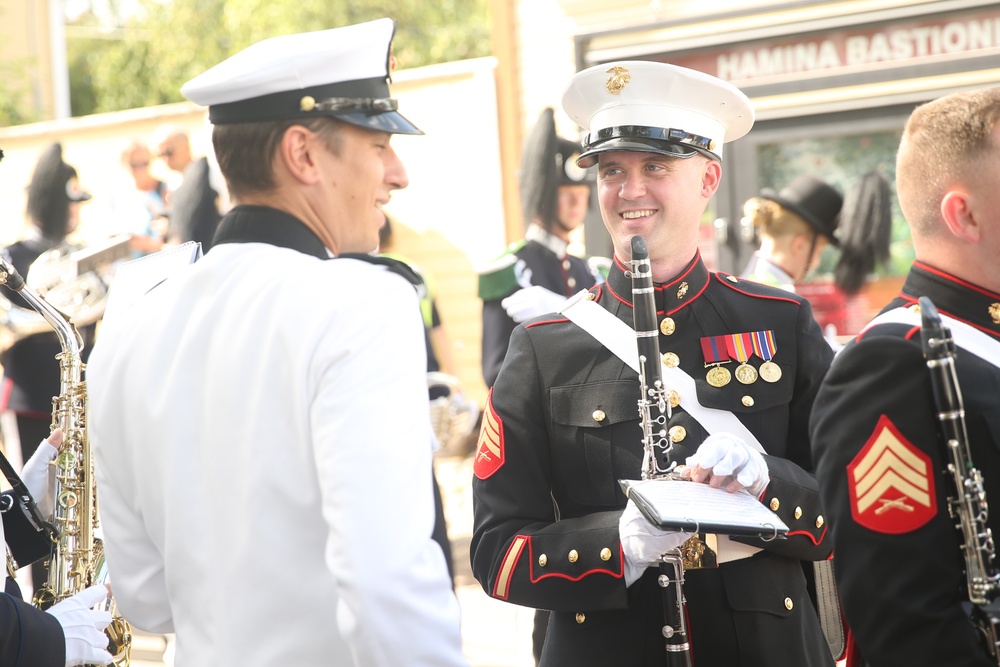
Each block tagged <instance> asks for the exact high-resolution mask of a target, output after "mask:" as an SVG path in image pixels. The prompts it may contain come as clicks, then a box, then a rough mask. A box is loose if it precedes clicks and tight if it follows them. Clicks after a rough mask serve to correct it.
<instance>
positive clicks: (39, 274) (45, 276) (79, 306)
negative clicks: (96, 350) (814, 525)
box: [0, 234, 131, 352]
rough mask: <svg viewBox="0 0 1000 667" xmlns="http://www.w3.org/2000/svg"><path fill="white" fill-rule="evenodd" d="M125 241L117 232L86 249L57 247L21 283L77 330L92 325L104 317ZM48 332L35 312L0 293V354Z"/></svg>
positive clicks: (44, 321)
mask: <svg viewBox="0 0 1000 667" xmlns="http://www.w3.org/2000/svg"><path fill="white" fill-rule="evenodd" d="M129 240H130V236H129V235H128V234H118V235H116V236H112V237H111V238H109V239H107V240H105V241H102V242H100V243H95V244H93V245H89V246H86V247H81V246H77V245H72V244H68V243H63V244H61V245H58V246H56V247H55V248H52V249H51V250H47V251H45V252H43V253H42V254H41V255H39V256H38V259H36V260H35V261H34V262H32V264H31V267H30V268H29V269H28V272H27V274H26V276H25V279H24V280H25V283H26V284H27V286H28V288H29V289H31V290H32V291H33V292H34V293H35V294H37V295H38V296H41V297H42V298H44V299H45V301H46V302H47V303H48V304H51V305H53V306H55V308H57V309H58V310H59V311H61V312H62V313H66V314H68V315H69V316H71V317H72V319H73V322H74V323H75V324H76V325H77V326H87V325H89V324H93V323H94V322H96V321H97V320H99V319H101V316H102V315H104V308H105V305H106V303H107V297H108V286H109V285H110V284H111V278H112V273H113V268H114V266H116V264H115V263H116V262H117V261H118V260H121V259H126V258H128V257H130V256H131V250H130V248H129ZM22 296H24V294H23V293H22ZM25 298H27V297H25ZM29 303H30V302H29ZM52 328H53V327H52V324H51V323H50V322H49V321H48V320H47V319H46V317H45V316H44V315H42V314H41V313H40V312H38V309H37V308H22V307H20V306H17V305H15V304H14V303H13V302H11V300H10V299H8V298H6V297H5V296H4V295H2V294H0V352H4V351H6V350H8V349H10V347H11V346H13V345H14V343H16V342H18V341H19V340H21V339H22V338H26V337H27V336H32V335H34V334H39V333H47V332H49V331H51V330H52Z"/></svg>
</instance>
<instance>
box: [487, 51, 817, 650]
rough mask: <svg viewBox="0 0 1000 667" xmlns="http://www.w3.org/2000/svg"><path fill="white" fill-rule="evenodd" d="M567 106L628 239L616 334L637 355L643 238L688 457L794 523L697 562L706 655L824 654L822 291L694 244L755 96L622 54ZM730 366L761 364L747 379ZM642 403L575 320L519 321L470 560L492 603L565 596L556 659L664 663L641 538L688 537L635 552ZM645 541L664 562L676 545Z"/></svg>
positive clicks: (555, 606) (497, 403)
mask: <svg viewBox="0 0 1000 667" xmlns="http://www.w3.org/2000/svg"><path fill="white" fill-rule="evenodd" d="M609 68H610V69H609ZM678 101H683V102H682V104H683V106H682V105H681V103H679V102H678ZM563 105H564V108H566V110H567V112H568V113H569V115H570V117H571V118H573V119H574V120H576V121H577V122H578V123H579V124H580V125H582V126H583V127H584V128H585V129H588V130H589V131H590V132H591V134H589V135H588V137H587V139H585V141H584V148H583V152H582V154H581V155H582V156H583V158H582V164H583V165H584V166H589V165H591V164H594V163H595V162H598V161H599V164H598V185H597V187H598V192H599V200H600V202H601V212H602V216H603V218H604V222H605V225H606V227H607V228H608V230H609V232H610V233H611V235H612V240H613V242H614V246H615V260H614V264H613V266H612V268H611V272H610V275H609V277H608V280H607V284H605V285H601V286H597V287H594V288H592V289H591V290H590V298H593V299H595V300H596V302H597V304H598V308H599V309H602V311H604V315H603V317H604V318H605V319H607V318H610V319H614V318H617V319H618V320H620V322H621V323H623V324H624V325H627V328H626V333H627V334H628V335H627V336H624V340H623V344H624V345H631V346H632V349H633V350H634V349H635V345H636V343H635V335H634V333H632V332H631V327H632V319H633V313H632V295H631V279H630V278H629V277H628V274H626V270H627V265H626V264H625V262H627V261H628V260H629V258H630V246H629V243H630V240H631V238H632V236H634V235H641V236H643V237H644V238H645V239H646V242H647V245H648V246H649V256H650V260H651V263H652V267H653V279H654V281H655V303H656V309H657V316H656V321H657V325H658V327H659V334H658V337H659V346H660V351H661V352H662V353H663V357H662V361H663V363H664V364H666V365H667V366H670V367H671V368H672V369H673V370H675V371H683V372H684V373H686V374H687V375H688V376H689V380H690V382H691V388H690V391H688V390H686V389H685V390H683V391H677V390H676V387H672V386H670V387H667V389H669V390H671V391H670V392H669V393H668V396H669V402H670V405H671V406H672V409H673V412H672V417H671V418H670V419H669V420H668V422H667V424H666V429H667V430H668V433H669V438H670V440H671V441H672V442H673V446H674V456H675V460H678V461H679V462H681V463H683V462H684V461H685V457H687V456H691V455H694V458H693V459H692V463H697V464H698V465H699V466H700V467H699V468H698V469H697V470H698V471H700V472H697V471H696V474H698V475H700V477H699V480H700V481H705V480H704V477H705V475H707V474H708V472H705V471H703V470H701V469H702V468H704V469H711V470H712V471H713V472H711V475H712V476H715V480H716V483H718V482H719V481H720V480H719V478H720V477H723V476H725V478H724V479H723V480H722V483H724V484H728V483H729V481H730V480H731V479H732V478H731V477H729V476H728V475H730V474H732V475H740V477H741V480H742V479H743V473H744V472H746V473H749V474H750V477H749V479H748V480H747V481H741V482H740V483H739V484H737V486H739V487H741V488H742V487H746V488H748V489H752V490H753V492H755V493H760V498H761V499H762V500H763V501H764V502H765V503H767V504H769V505H770V506H771V507H772V508H773V509H774V510H775V511H776V512H777V513H778V515H779V516H781V517H782V519H783V520H784V521H785V522H786V523H787V524H788V525H789V526H790V529H791V531H790V536H789V539H787V540H781V541H775V542H771V543H768V544H765V543H762V542H760V541H757V540H746V541H735V540H729V539H727V538H726V537H725V536H720V537H719V551H718V559H719V561H720V562H722V564H721V566H719V567H717V568H708V569H698V570H694V569H692V570H688V571H687V572H686V576H687V582H686V586H685V591H686V596H687V601H688V605H687V610H688V613H689V618H690V626H691V627H690V635H691V637H692V641H693V657H694V662H695V664H702V665H727V666H737V665H759V666H764V665H767V666H769V667H774V666H776V665H777V666H779V667H780V666H787V667H803V666H807V665H830V664H832V662H833V661H832V658H831V656H830V652H829V650H828V648H827V646H826V642H825V640H824V638H823V635H822V632H821V629H820V625H819V622H818V619H817V617H816V613H815V610H814V608H813V606H812V604H811V603H810V600H809V597H808V595H807V593H806V587H805V582H804V577H803V572H802V567H801V564H800V559H805V560H815V559H823V558H826V557H827V556H828V555H829V553H830V549H829V546H828V545H827V544H826V540H824V537H825V532H826V528H825V524H824V520H823V517H822V513H821V511H820V508H819V498H818V493H817V491H816V486H815V481H814V479H813V477H812V475H811V474H810V470H811V459H810V448H809V439H808V434H807V421H808V415H809V411H810V409H811V406H812V402H813V398H814V396H815V392H816V390H817V389H818V387H819V382H820V380H821V379H822V376H823V374H824V373H825V372H826V369H827V367H828V365H829V362H830V359H831V357H832V356H833V353H832V351H831V349H830V347H829V346H828V345H827V344H826V342H825V341H824V340H823V338H822V335H821V333H820V330H819V327H818V325H817V324H816V322H815V321H814V319H813V317H812V311H811V309H810V307H809V304H808V302H806V301H805V300H804V299H802V298H800V297H797V296H795V295H793V294H789V293H787V292H784V291H781V290H777V289H774V288H770V287H767V286H763V285H759V284H756V283H751V282H747V281H743V280H740V279H738V278H736V277H734V276H729V275H724V274H716V273H712V272H710V271H709V270H708V269H707V267H706V266H705V264H704V262H703V261H702V259H701V256H700V255H699V253H698V249H697V242H698V226H699V223H700V220H701V216H702V213H703V212H704V210H705V208H706V206H707V204H708V201H709V199H710V198H711V196H712V195H713V194H714V192H715V190H716V188H717V187H718V183H719V178H720V177H721V166H720V160H721V152H722V143H723V141H725V140H733V139H736V138H739V137H740V136H742V135H743V134H745V133H746V132H747V131H748V130H749V129H750V126H751V125H752V122H753V110H752V108H751V107H750V105H749V101H748V100H747V99H746V97H745V96H743V95H742V93H740V92H739V91H738V90H736V89H735V88H733V87H732V86H730V85H729V84H726V83H724V82H722V81H719V80H717V79H714V78H713V77H708V76H706V75H703V74H701V73H697V72H692V71H690V70H685V69H683V68H676V67H673V66H670V65H665V64H660V63H639V62H623V63H611V64H606V65H602V66H600V67H595V68H591V69H589V70H585V71H584V72H581V73H579V74H578V75H576V77H575V78H574V79H573V81H572V83H571V84H570V88H569V90H568V91H567V93H566V95H565V97H564V99H563ZM602 130H604V132H601V131H602ZM580 305H583V304H580ZM618 326H621V325H620V324H618ZM753 334H763V337H764V339H765V341H769V342H765V343H763V344H762V347H761V349H759V350H758V351H757V352H758V353H755V352H754V349H753V345H752V344H751V345H750V347H749V348H746V347H743V343H745V342H746V341H747V339H748V336H750V337H752V335H753ZM759 337H760V336H758V338H759ZM730 346H732V347H733V348H734V349H733V351H732V352H730V351H729V350H730ZM765 361H766V363H769V364H772V366H774V365H776V366H777V371H778V372H771V371H774V370H775V369H773V368H771V367H769V368H770V369H771V370H770V371H763V373H764V375H765V376H766V377H764V378H760V377H759V374H760V373H761V372H762V371H761V368H762V367H764V365H765ZM738 365H740V366H750V367H752V368H753V371H752V373H751V371H750V370H748V369H743V370H741V371H740V372H739V373H738V374H737V373H736V372H735V371H736V367H737V366H738ZM710 371H713V372H710ZM724 375H725V376H729V378H728V380H727V381H725V382H723V381H721V380H720V379H719V378H720V377H721V376H724ZM734 375H739V376H740V377H742V378H743V381H740V380H737V379H736V377H733V376H734ZM750 377H753V378H755V379H754V380H753V381H750V380H749V378H750ZM678 386H681V385H678ZM638 399H639V383H638V379H637V375H636V372H635V371H634V370H632V369H631V368H630V367H628V366H626V364H625V363H624V362H623V361H622V360H620V359H619V358H618V357H617V356H616V355H615V354H613V353H612V352H611V351H610V350H609V349H607V348H606V347H604V346H603V345H602V344H601V343H598V342H597V341H596V340H595V339H594V338H593V337H592V336H591V334H590V333H588V331H585V330H583V329H582V328H581V327H580V326H578V325H577V324H576V323H575V322H572V321H569V320H568V319H567V316H564V315H560V314H550V315H545V316H542V317H539V318H535V319H533V320H530V321H528V322H526V323H525V324H524V325H522V326H519V327H518V328H517V329H515V331H514V333H513V335H512V337H511V343H510V350H509V352H508V355H507V358H506V360H505V362H504V366H503V368H502V370H501V371H500V374H499V377H498V378H497V381H496V384H495V385H494V387H493V390H492V392H491V394H490V398H489V401H488V404H487V407H486V411H485V414H484V419H483V430H482V432H481V434H480V440H479V445H478V448H477V452H476V455H475V457H476V460H475V479H474V480H473V493H474V500H475V525H474V535H473V539H472V544H471V553H472V565H473V572H474V574H475V576H476V578H477V579H478V580H479V582H480V583H481V584H482V586H483V588H484V590H485V591H486V592H487V593H488V594H489V595H491V596H493V597H495V598H497V599H501V600H506V601H508V602H512V603H515V604H520V605H525V606H530V607H536V608H546V609H551V610H553V613H552V614H551V617H550V621H549V627H548V634H547V636H546V639H545V648H544V651H543V654H542V659H541V664H542V665H571V664H579V665H595V664H608V665H611V664H613V665H635V666H638V665H642V666H645V665H649V666H653V665H657V666H660V665H663V664H665V662H666V651H665V648H664V644H665V641H666V640H665V639H664V636H663V634H662V627H663V625H664V622H665V615H664V609H663V604H664V603H663V597H662V595H661V589H660V587H659V586H658V585H657V583H656V578H657V574H658V571H657V570H656V568H655V565H654V563H655V560H642V559H641V558H640V555H639V550H637V549H635V545H639V546H645V545H651V546H652V547H656V546H657V545H659V544H662V543H664V542H665V541H666V540H669V538H671V537H673V538H674V539H677V534H674V533H668V532H664V531H659V530H658V529H654V528H652V526H651V525H649V524H648V523H647V524H646V528H645V529H644V530H641V531H640V533H639V534H638V538H639V539H638V542H636V541H633V539H632V538H634V537H636V535H634V534H633V535H632V536H631V537H630V538H629V540H628V544H629V546H626V544H625V542H626V541H625V540H624V539H623V537H624V535H625V533H624V532H623V530H622V528H623V526H622V518H623V508H625V509H626V512H627V511H628V508H629V507H632V505H631V503H629V504H628V507H627V503H626V499H625V497H624V495H623V494H622V492H621V490H620V489H619V486H618V480H619V479H638V478H639V476H640V464H641V461H642V456H643V445H642V438H641V430H640V428H639V421H638V415H637V409H636V404H637V400H638ZM695 415H698V417H696V416H695ZM720 425H722V428H720ZM710 433H711V434H712V435H711V436H710ZM737 433H739V434H740V435H737ZM752 441H759V445H760V446H762V448H763V450H764V452H765V453H764V455H761V454H760V453H758V451H757V450H756V449H754V447H753V445H752ZM712 452H715V453H716V454H715V455H716V456H717V458H716V459H712V458H710V457H711V456H712V455H713V454H712ZM730 457H732V460H734V461H736V463H734V465H733V467H732V468H730V469H729V470H728V471H727V470H726V469H725V467H724V465H723V462H724V461H726V462H728V461H730V460H731V459H730ZM715 465H718V470H715V468H714V466H715ZM664 483H670V482H664ZM677 483H684V482H677ZM765 487H766V488H765ZM681 539H683V537H682V538H681ZM674 546H676V543H675V544H674ZM668 548H669V547H668ZM650 550H652V551H656V553H657V556H655V557H654V559H655V558H658V554H660V553H662V551H657V550H656V549H650ZM664 550H665V549H664ZM650 565H653V567H650V568H649V569H644V568H646V567H648V566H650ZM633 577H638V578H637V579H633Z"/></svg>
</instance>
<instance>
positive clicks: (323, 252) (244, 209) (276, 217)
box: [209, 205, 331, 259]
mask: <svg viewBox="0 0 1000 667" xmlns="http://www.w3.org/2000/svg"><path fill="white" fill-rule="evenodd" d="M222 243H268V244H270V245H273V246H278V247H279V248H289V249H291V250H297V251H298V252H301V253H303V254H306V255H311V256H312V257H316V258H318V259H329V258H330V256H331V255H330V253H329V251H328V250H327V248H326V246H325V245H323V242H322V241H320V239H319V237H318V236H316V234H315V233H313V231H312V230H311V229H309V228H308V227H306V225H305V223H304V222H302V221H301V220H299V219H298V218H296V217H295V216H293V215H291V214H289V213H286V212H284V211H281V210H278V209H276V208H270V207H268V206H247V205H242V206H237V207H235V208H233V210H231V211H229V213H227V214H226V217H224V218H223V219H222V221H221V222H219V229H218V230H217V231H216V232H215V240H214V241H213V243H212V247H213V248H214V247H215V246H217V245H219V244H222ZM209 252H211V249H209Z"/></svg>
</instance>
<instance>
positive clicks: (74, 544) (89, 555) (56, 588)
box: [0, 259, 132, 667]
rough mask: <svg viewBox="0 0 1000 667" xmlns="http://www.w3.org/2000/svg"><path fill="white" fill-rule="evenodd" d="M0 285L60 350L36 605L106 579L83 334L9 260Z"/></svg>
mask: <svg viewBox="0 0 1000 667" xmlns="http://www.w3.org/2000/svg"><path fill="white" fill-rule="evenodd" d="M0 284H5V285H7V287H9V288H10V289H12V290H14V291H16V292H18V293H19V294H20V295H21V296H22V297H24V299H25V301H27V302H28V303H29V304H30V305H31V306H32V307H33V308H34V309H35V310H36V311H37V312H38V314H39V315H40V316H41V317H42V318H44V320H45V321H46V322H47V323H48V324H49V325H50V327H51V328H52V329H54V330H55V332H56V335H57V336H58V337H59V342H60V346H61V348H62V352H61V353H60V354H59V355H57V357H56V358H57V359H58V360H59V369H60V386H59V395H58V396H56V397H54V398H53V399H52V408H53V410H52V428H53V429H55V428H56V427H59V428H61V429H62V431H63V445H62V448H61V449H60V451H59V455H58V456H57V457H56V460H55V466H56V482H55V489H54V493H53V497H54V499H55V502H54V512H53V517H52V523H53V524H54V525H55V527H56V530H57V531H58V537H57V538H56V539H53V545H52V555H51V558H50V560H49V563H48V572H49V574H48V579H47V581H46V583H45V584H44V585H43V586H42V588H41V590H39V592H38V593H37V594H36V595H35V599H34V600H33V602H34V604H35V606H37V607H39V608H40V609H48V608H49V607H51V606H52V605H53V604H55V603H57V602H60V601H62V600H65V599H66V598H69V597H71V596H73V595H75V594H76V593H79V592H80V591H82V590H84V589H86V588H88V587H90V586H92V585H94V584H99V583H104V584H106V583H108V571H107V567H106V564H105V559H104V549H103V545H102V543H101V541H100V540H99V539H97V538H95V537H94V531H95V529H96V528H97V526H98V520H97V488H96V485H95V482H94V464H93V460H92V458H91V449H90V443H89V441H88V439H87V421H86V420H87V389H86V385H85V383H84V382H83V380H82V375H83V370H84V365H83V362H82V359H81V352H82V350H83V339H82V337H81V336H80V333H79V332H78V331H77V329H76V326H75V325H74V323H73V320H72V319H70V318H69V317H68V316H66V315H65V314H64V313H62V312H60V311H59V310H58V309H56V308H55V307H53V306H52V305H51V304H49V303H48V302H47V301H46V300H45V299H44V298H42V297H41V296H40V295H39V294H38V293H37V292H35V291H34V290H33V289H31V288H30V287H28V286H27V285H26V284H25V281H24V278H22V277H21V275H20V274H19V273H18V272H17V271H16V270H15V269H14V267H13V266H11V264H10V263H9V262H7V261H5V260H3V259H0ZM103 609H104V610H106V611H110V612H111V615H112V621H111V624H110V625H109V626H108V628H107V630H106V631H105V632H106V633H107V635H108V638H109V642H108V651H109V652H110V653H111V655H112V656H113V658H114V664H115V665H118V666H119V667H127V666H128V665H129V662H130V659H131V658H130V654H131V646H132V631H131V628H130V626H129V624H128V622H127V621H125V619H123V618H122V617H121V615H119V614H118V612H117V606H116V604H115V601H114V598H109V599H108V600H107V601H106V602H105V603H103Z"/></svg>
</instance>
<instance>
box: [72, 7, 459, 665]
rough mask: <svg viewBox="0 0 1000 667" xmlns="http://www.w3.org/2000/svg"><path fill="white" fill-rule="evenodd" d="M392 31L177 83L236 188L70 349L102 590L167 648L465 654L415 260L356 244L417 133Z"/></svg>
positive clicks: (336, 38) (304, 44)
mask: <svg viewBox="0 0 1000 667" xmlns="http://www.w3.org/2000/svg"><path fill="white" fill-rule="evenodd" d="M393 33H394V23H393V22H392V21H391V20H390V19H380V20H378V21H372V22H369V23H364V24H359V25H354V26H348V27H344V28H337V29H332V30H323V31H317V32H310V33H304V34H297V35H286V36H282V37H275V38H272V39H268V40H264V41H263V42H259V43H257V44H254V45H252V46H250V47H248V48H247V49H244V50H243V51H241V52H239V53H237V54H236V55H234V56H232V57H231V58H229V59H227V60H225V61H223V62H222V63H220V64H219V65H217V66H215V67H213V68H212V69H210V70H208V71H207V72H205V73H203V74H201V75H199V76H198V77H196V78H194V79H192V80H191V81H189V82H188V83H186V84H185V85H184V87H183V88H182V89H181V92H182V93H183V94H184V95H185V96H186V97H188V98H189V99H190V100H192V101H193V102H196V103H198V104H202V105H206V106H208V113H209V120H211V121H212V122H213V123H214V125H215V127H214V130H213V143H214V146H215V152H216V155H217V157H218V160H219V165H220V167H221V169H222V172H223V174H224V175H225V177H226V181H227V184H228V186H229V192H230V194H231V195H232V197H233V199H234V200H235V202H236V204H237V205H236V206H235V207H234V208H233V209H232V210H231V211H230V212H229V213H228V214H227V215H226V217H225V218H224V219H223V220H222V222H221V223H220V226H219V230H218V232H217V234H216V236H215V242H214V244H213V245H212V248H211V250H210V251H209V252H208V253H206V254H205V257H204V258H202V259H200V260H199V261H197V262H195V263H194V264H192V265H190V266H188V267H184V269H183V270H181V271H179V272H178V273H177V274H175V275H172V276H170V277H169V278H167V279H166V280H164V281H163V282H162V283H161V284H159V285H158V286H156V287H155V288H153V289H152V290H150V292H149V293H148V294H146V295H144V296H143V297H142V298H141V299H139V300H138V301H137V302H136V303H135V304H134V305H131V306H130V307H129V308H128V309H127V310H124V311H120V313H119V314H118V315H117V318H116V319H113V320H110V319H107V318H106V319H105V321H104V324H103V328H102V331H101V337H100V340H99V341H98V343H97V345H96V347H95V349H94V353H93V355H92V357H91V363H90V364H89V365H88V369H87V378H88V380H87V382H88V386H89V387H90V390H91V402H90V405H91V409H92V413H91V420H90V425H91V428H92V431H91V433H92V438H93V442H94V451H95V456H96V471H97V481H98V486H99V487H100V489H101V511H102V516H101V518H102V522H101V524H102V526H103V528H104V532H105V537H106V542H105V547H106V551H107V555H108V565H109V568H110V569H111V571H112V572H114V577H115V584H116V593H118V595H117V596H116V597H117V600H118V604H119V608H120V610H121V612H122V615H123V616H124V617H125V618H126V619H128V620H129V621H132V622H133V624H134V625H136V626H137V627H140V628H145V629H149V630H152V631H155V632H176V636H177V652H176V662H177V664H178V665H189V666H191V667H197V666H199V665H205V666H208V665H211V666H212V667H224V666H233V667H236V666H237V665H239V666H241V667H242V666H245V665H277V664H288V665H293V664H300V665H321V664H337V665H364V666H365V667H373V666H375V667H377V666H385V667H388V666H390V665H392V666H394V665H401V664H407V665H422V666H428V667H429V666H431V665H433V666H435V667H440V666H444V665H448V666H451V665H456V666H458V665H465V664H467V661H466V660H465V658H464V657H463V655H462V652H461V635H460V631H459V619H460V613H459V608H458V601H457V599H456V598H455V594H454V592H453V590H452V588H451V582H450V580H449V578H448V572H447V568H446V565H445V559H444V556H443V555H442V553H441V548H440V547H439V546H438V545H437V544H436V543H435V542H433V540H432V539H431V531H432V527H433V521H434V510H433V500H432V481H431V463H432V462H431V437H432V436H431V427H430V418H429V405H428V397H427V383H426V370H427V369H426V364H427V361H426V358H425V350H424V334H423V323H422V322H421V317H420V311H419V306H418V303H417V296H416V292H415V290H414V287H413V284H411V283H410V282H409V280H408V279H407V276H410V277H412V276H411V275H410V274H411V273H412V272H410V271H409V270H408V269H406V268H405V267H404V266H403V265H401V264H400V263H398V262H395V261H393V260H390V259H385V258H376V257H372V256H371V253H373V252H374V251H375V250H376V248H377V246H378V231H379V228H380V227H381V226H382V224H383V223H384V220H385V217H384V214H383V213H382V210H381V208H382V206H383V205H385V204H386V203H388V202H389V200H390V197H391V195H392V192H393V191H395V190H398V189H400V188H404V187H406V185H407V183H408V181H407V176H406V170H405V168H404V167H403V165H402V163H401V162H400V160H399V157H398V156H397V155H396V153H395V151H394V149H393V146H392V145H391V139H392V135H394V134H421V132H420V130H419V129H417V128H416V127H415V126H414V125H413V124H412V123H410V122H409V121H408V120H407V119H406V118H404V117H403V116H402V115H400V114H399V113H398V112H397V110H396V109H397V106H398V105H397V101H396V100H395V99H393V98H391V97H390V96H389V72H390V59H391V56H390V44H391V41H392V36H393ZM387 414H389V415H391V418H388V419H387V418H386V416H387ZM224 443H226V444H224ZM276 609H280V610H282V611H280V612H276V611H275V610H276Z"/></svg>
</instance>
